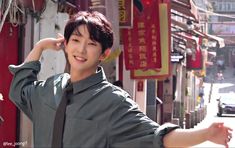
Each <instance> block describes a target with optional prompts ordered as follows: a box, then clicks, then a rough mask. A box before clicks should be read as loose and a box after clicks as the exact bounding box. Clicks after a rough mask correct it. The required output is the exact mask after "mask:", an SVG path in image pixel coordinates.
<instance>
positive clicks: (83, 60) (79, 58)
mask: <svg viewBox="0 0 235 148" xmlns="http://www.w3.org/2000/svg"><path fill="white" fill-rule="evenodd" d="M73 57H74V58H75V59H76V60H77V61H79V62H85V61H86V59H85V58H82V57H79V56H73Z"/></svg>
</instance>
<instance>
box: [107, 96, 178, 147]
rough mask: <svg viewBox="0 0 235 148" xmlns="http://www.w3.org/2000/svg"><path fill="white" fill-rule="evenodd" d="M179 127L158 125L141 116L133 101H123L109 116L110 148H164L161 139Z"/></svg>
mask: <svg viewBox="0 0 235 148" xmlns="http://www.w3.org/2000/svg"><path fill="white" fill-rule="evenodd" d="M176 128H179V126H177V125H174V124H171V123H167V124H164V125H159V124H157V123H156V122H154V121H152V120H151V119H149V118H148V117H147V116H146V115H145V114H143V113H142V112H141V111H140V110H139V109H138V106H137V105H136V103H135V102H134V101H132V100H131V99H124V101H123V102H122V103H120V105H119V106H118V107H117V108H116V109H115V111H114V112H113V114H112V115H111V124H110V132H109V136H110V145H111V146H110V147H111V148H164V145H163V137H164V136H165V135H166V134H167V133H169V132H171V131H172V130H174V129H176Z"/></svg>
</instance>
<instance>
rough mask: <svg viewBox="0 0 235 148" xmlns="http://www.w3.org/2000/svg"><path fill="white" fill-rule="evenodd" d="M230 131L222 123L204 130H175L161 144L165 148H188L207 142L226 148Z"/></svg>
mask: <svg viewBox="0 0 235 148" xmlns="http://www.w3.org/2000/svg"><path fill="white" fill-rule="evenodd" d="M231 131H232V129H231V128H229V127H226V126H224V124H223V123H213V124H211V126H209V127H208V128H204V129H176V130H174V131H172V132H170V133H169V134H167V135H165V136H164V139H163V141H164V142H163V143H164V146H165V147H190V146H193V145H197V144H200V143H202V142H205V141H207V140H208V141H211V142H214V143H216V144H221V145H224V146H226V148H228V142H229V141H230V139H231V138H232V133H231Z"/></svg>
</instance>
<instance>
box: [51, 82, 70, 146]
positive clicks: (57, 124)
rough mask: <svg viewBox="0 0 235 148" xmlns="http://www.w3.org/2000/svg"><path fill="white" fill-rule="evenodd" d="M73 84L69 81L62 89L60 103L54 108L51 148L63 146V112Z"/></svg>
mask: <svg viewBox="0 0 235 148" xmlns="http://www.w3.org/2000/svg"><path fill="white" fill-rule="evenodd" d="M72 89H73V85H72V84H71V83H69V84H68V86H67V87H66V88H65V89H64V91H63V96H62V99H61V101H60V104H59V106H58V108H57V110H56V114H55V120H54V128H53V135H52V146H51V147H52V148H62V147H63V132H64V123H65V112H66V106H67V102H68V94H69V93H71V91H72Z"/></svg>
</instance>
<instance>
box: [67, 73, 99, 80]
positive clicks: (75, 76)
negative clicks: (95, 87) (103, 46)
mask: <svg viewBox="0 0 235 148" xmlns="http://www.w3.org/2000/svg"><path fill="white" fill-rule="evenodd" d="M95 73H96V71H92V72H83V73H81V72H75V71H70V76H71V82H72V83H73V82H78V81H81V80H83V79H86V78H87V77H89V76H91V75H93V74H95Z"/></svg>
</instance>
